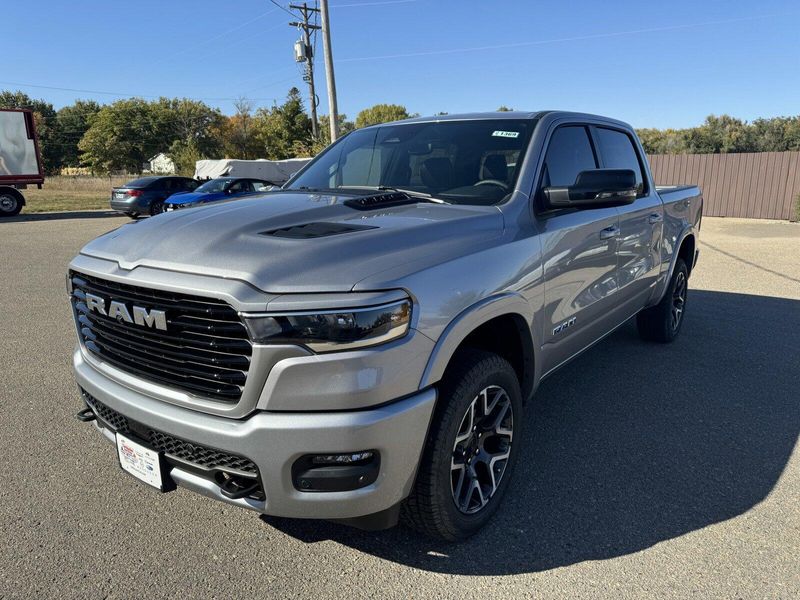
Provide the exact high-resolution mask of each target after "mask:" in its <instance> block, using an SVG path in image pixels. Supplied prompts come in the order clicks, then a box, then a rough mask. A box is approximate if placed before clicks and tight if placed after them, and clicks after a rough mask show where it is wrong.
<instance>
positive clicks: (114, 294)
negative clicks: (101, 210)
mask: <svg viewBox="0 0 800 600" xmlns="http://www.w3.org/2000/svg"><path fill="white" fill-rule="evenodd" d="M70 279H71V282H72V306H73V307H74V309H75V319H76V322H77V326H78V335H79V336H80V339H81V341H82V342H83V345H84V346H85V347H86V349H87V350H89V351H90V352H91V353H92V354H95V355H96V356H98V357H99V358H101V359H103V360H104V361H106V362H108V363H110V364H112V365H114V366H115V367H117V368H119V369H122V370H123V371H126V372H128V373H131V374H133V375H137V376H139V377H142V378H144V379H149V380H152V381H154V382H157V383H161V384H164V385H167V386H170V387H174V388H178V389H181V390H184V391H187V392H190V393H192V394H196V395H198V396H202V397H208V398H212V399H215V400H222V401H226V402H236V401H238V400H239V398H240V397H241V395H242V390H243V389H244V384H245V382H246V381H247V372H248V369H249V367H250V358H251V355H252V350H253V347H252V344H251V342H250V340H249V338H248V335H247V330H246V329H245V327H244V324H243V323H242V321H241V319H240V318H239V315H238V314H237V313H236V311H235V310H234V309H233V308H231V307H230V306H229V305H228V304H227V303H225V302H223V301H221V300H216V299H213V298H203V297H200V296H190V295H187V294H179V293H175V292H165V291H161V290H153V289H149V288H143V287H139V286H134V285H128V284H122V283H117V282H115V281H109V280H106V279H100V278H98V277H93V276H89V275H84V274H83V273H77V272H73V271H71V272H70ZM87 293H88V294H93V295H94V296H99V297H100V298H103V299H104V300H105V302H106V306H109V302H110V301H111V300H117V301H119V302H122V303H124V304H125V306H126V307H127V309H128V310H129V311H131V310H132V306H137V307H142V308H144V309H146V310H147V311H148V312H149V311H151V310H152V309H158V310H163V311H165V312H166V325H167V330H166V331H163V330H160V329H155V328H151V327H148V326H146V325H137V324H135V323H129V322H127V321H126V320H124V319H121V318H117V319H114V318H111V317H108V316H106V315H102V314H100V313H99V312H98V311H97V310H92V311H90V310H89V308H88V306H87V304H86V294H87Z"/></svg>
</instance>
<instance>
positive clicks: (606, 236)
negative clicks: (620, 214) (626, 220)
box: [600, 225, 619, 240]
mask: <svg viewBox="0 0 800 600" xmlns="http://www.w3.org/2000/svg"><path fill="white" fill-rule="evenodd" d="M617 236H619V227H617V226H616V225H612V226H611V227H606V228H605V229H603V230H602V231H600V239H601V240H610V239H611V238H615V237H617Z"/></svg>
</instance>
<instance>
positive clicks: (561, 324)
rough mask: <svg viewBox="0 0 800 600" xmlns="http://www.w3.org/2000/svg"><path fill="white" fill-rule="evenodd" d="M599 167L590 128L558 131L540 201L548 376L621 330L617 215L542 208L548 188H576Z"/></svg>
mask: <svg viewBox="0 0 800 600" xmlns="http://www.w3.org/2000/svg"><path fill="white" fill-rule="evenodd" d="M598 167H599V162H598V158H597V153H596V151H595V149H594V145H593V142H592V138H591V135H590V130H589V126H586V125H581V124H567V125H560V126H558V127H557V128H556V129H555V130H554V131H553V133H552V134H551V137H550V139H549V142H548V143H547V146H546V150H545V159H544V165H543V167H542V172H541V175H540V178H539V182H538V187H537V190H536V192H535V199H534V201H535V203H536V204H535V208H536V209H535V213H536V223H537V228H538V230H539V235H540V237H541V240H542V252H543V257H542V258H543V276H544V296H545V305H544V318H543V319H542V321H543V326H544V331H543V337H542V339H543V341H544V345H543V347H542V354H541V356H542V361H543V364H542V367H543V372H547V371H549V370H550V369H552V368H555V367H556V366H558V365H559V364H561V363H562V362H564V361H565V360H567V359H569V358H570V357H571V356H572V355H573V354H575V353H577V352H579V351H580V350H582V349H583V348H584V347H585V346H587V345H588V344H590V343H591V342H593V341H594V340H595V339H597V338H598V337H600V336H602V335H603V334H604V333H606V332H607V331H608V330H609V329H611V328H612V327H613V326H614V325H616V323H611V321H612V320H613V316H612V312H613V311H612V308H613V303H614V301H615V298H614V297H615V294H616V292H617V287H618V284H617V237H616V236H617V234H618V233H619V215H618V213H617V209H616V208H613V207H612V208H580V209H579V208H570V209H558V210H548V209H547V208H546V207H545V205H544V203H543V202H542V200H543V194H542V190H543V189H544V188H546V187H549V186H569V185H573V184H574V183H575V179H576V178H577V176H578V173H580V172H581V171H586V170H591V169H596V168H598Z"/></svg>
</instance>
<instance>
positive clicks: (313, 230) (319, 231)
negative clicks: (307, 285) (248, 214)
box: [261, 222, 377, 240]
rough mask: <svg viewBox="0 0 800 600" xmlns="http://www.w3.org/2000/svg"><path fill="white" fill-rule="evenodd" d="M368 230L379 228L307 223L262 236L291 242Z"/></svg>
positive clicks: (269, 232)
mask: <svg viewBox="0 0 800 600" xmlns="http://www.w3.org/2000/svg"><path fill="white" fill-rule="evenodd" d="M366 229H377V227H374V226H372V225H349V224H345V223H325V222H323V223H305V224H304V225H293V226H291V227H284V228H282V229H273V230H272V231H262V232H261V235H268V236H271V237H277V238H286V239H290V240H311V239H314V238H321V237H329V236H332V235H339V234H342V233H352V232H354V231H364V230H366Z"/></svg>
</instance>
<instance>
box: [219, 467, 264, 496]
mask: <svg viewBox="0 0 800 600" xmlns="http://www.w3.org/2000/svg"><path fill="white" fill-rule="evenodd" d="M217 485H219V489H220V492H222V495H223V496H225V497H226V498H230V499H231V500H238V499H239V498H245V497H247V496H249V495H250V494H254V493H255V492H257V491H258V490H259V489H260V487H261V486H260V484H259V482H258V481H257V480H256V481H252V480H250V479H248V478H244V477H236V476H234V475H228V474H227V473H225V474H223V475H222V477H217Z"/></svg>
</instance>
